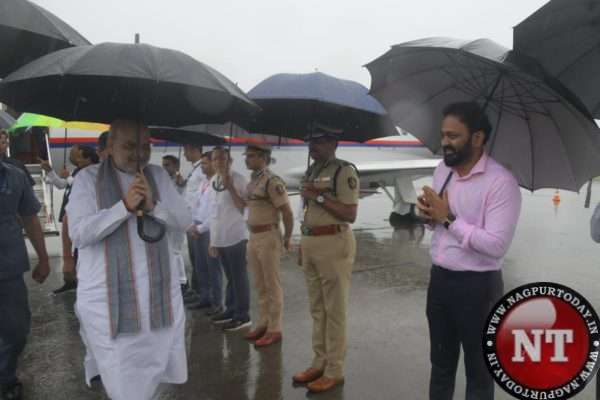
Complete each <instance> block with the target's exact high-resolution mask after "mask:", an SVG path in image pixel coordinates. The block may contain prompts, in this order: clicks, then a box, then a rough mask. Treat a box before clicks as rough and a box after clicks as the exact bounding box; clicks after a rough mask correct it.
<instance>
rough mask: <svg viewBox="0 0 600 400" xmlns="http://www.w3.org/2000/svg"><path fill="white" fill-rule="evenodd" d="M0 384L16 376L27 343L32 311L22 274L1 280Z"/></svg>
mask: <svg viewBox="0 0 600 400" xmlns="http://www.w3.org/2000/svg"><path fill="white" fill-rule="evenodd" d="M0 316H2V317H0V321H1V322H0V384H9V383H14V382H15V381H16V379H17V375H16V373H17V360H18V359H19V355H21V352H22V351H23V349H24V348H25V343H27V335H29V329H30V324H31V312H30V311H29V301H28V299H27V286H25V281H24V280H23V276H22V275H21V276H19V277H17V278H14V279H7V280H0Z"/></svg>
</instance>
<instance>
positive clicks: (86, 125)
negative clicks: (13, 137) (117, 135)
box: [10, 113, 110, 132]
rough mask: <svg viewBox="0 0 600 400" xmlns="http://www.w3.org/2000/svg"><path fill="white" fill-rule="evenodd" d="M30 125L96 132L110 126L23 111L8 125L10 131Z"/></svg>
mask: <svg viewBox="0 0 600 400" xmlns="http://www.w3.org/2000/svg"><path fill="white" fill-rule="evenodd" d="M30 126H43V127H47V128H64V129H79V130H82V131H98V132H104V131H107V130H108V129H109V128H110V125H107V124H100V123H97V122H83V121H63V120H62V119H58V118H53V117H49V116H47V115H42V114H33V113H23V114H21V116H20V117H19V118H18V119H17V120H16V121H15V122H14V123H13V124H12V125H11V126H10V131H11V132H14V131H16V130H17V129H21V128H29V127H30Z"/></svg>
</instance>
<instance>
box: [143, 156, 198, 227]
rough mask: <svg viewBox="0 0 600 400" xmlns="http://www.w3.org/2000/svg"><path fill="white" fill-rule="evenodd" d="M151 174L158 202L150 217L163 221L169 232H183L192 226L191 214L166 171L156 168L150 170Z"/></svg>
mask: <svg viewBox="0 0 600 400" xmlns="http://www.w3.org/2000/svg"><path fill="white" fill-rule="evenodd" d="M153 167H154V166H153ZM152 173H153V177H154V179H155V181H156V185H157V186H158V188H157V189H158V191H159V193H160V201H158V202H157V203H156V206H155V207H154V210H153V211H152V215H153V216H154V217H155V218H157V219H159V220H161V221H163V222H164V223H165V224H166V225H167V228H169V229H170V230H171V231H176V232H177V231H179V232H185V231H186V230H187V228H188V227H189V226H190V225H191V224H192V214H191V212H190V210H189V209H188V207H187V204H186V202H185V200H184V199H183V198H182V197H181V196H180V195H179V193H178V192H177V189H176V188H175V185H173V183H172V182H171V178H169V175H167V173H166V171H164V170H163V169H162V168H159V167H156V168H152Z"/></svg>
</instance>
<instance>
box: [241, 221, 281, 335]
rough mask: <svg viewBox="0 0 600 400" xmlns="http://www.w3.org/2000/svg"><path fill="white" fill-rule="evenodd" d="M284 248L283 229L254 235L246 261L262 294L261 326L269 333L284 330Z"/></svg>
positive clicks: (260, 304)
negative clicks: (281, 266)
mask: <svg viewBox="0 0 600 400" xmlns="http://www.w3.org/2000/svg"><path fill="white" fill-rule="evenodd" d="M282 247H283V244H282V238H281V232H280V231H279V229H272V230H270V231H268V232H261V233H250V239H249V240H248V247H247V252H246V260H247V262H248V266H249V267H250V270H251V271H252V273H253V274H254V283H255V286H256V291H257V292H258V310H259V323H258V327H260V328H263V327H266V328H267V331H268V332H281V329H282V318H283V290H282V288H281V276H280V273H279V269H280V265H281V250H282Z"/></svg>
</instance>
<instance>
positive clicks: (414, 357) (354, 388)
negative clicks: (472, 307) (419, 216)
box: [19, 184, 600, 400]
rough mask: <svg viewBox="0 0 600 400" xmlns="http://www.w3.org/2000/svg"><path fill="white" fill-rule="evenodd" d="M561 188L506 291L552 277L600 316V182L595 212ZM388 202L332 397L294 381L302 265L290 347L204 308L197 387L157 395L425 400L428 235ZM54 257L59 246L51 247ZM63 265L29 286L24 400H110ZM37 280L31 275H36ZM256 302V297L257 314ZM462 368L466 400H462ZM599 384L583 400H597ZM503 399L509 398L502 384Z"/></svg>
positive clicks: (380, 200)
mask: <svg viewBox="0 0 600 400" xmlns="http://www.w3.org/2000/svg"><path fill="white" fill-rule="evenodd" d="M553 194H554V192H553V191H549V190H545V191H540V192H538V193H535V194H530V193H525V192H524V194H523V198H524V207H523V212H522V217H521V220H520V222H519V226H518V229H517V234H516V237H515V240H514V241H513V244H512V247H511V249H510V251H509V254H508V256H507V258H506V261H505V266H504V280H505V287H506V290H510V289H512V288H514V287H516V286H518V285H521V284H524V283H528V282H532V281H554V282H560V283H562V284H565V285H568V286H570V287H572V288H573V289H575V290H577V291H578V292H580V293H581V294H582V295H584V296H585V297H586V298H587V299H588V300H589V301H590V302H591V304H592V305H593V306H594V307H595V308H596V310H600V290H598V282H600V261H599V259H600V258H599V257H598V255H599V254H600V245H597V244H595V243H594V242H592V240H591V239H590V238H589V220H590V217H591V214H592V211H593V207H594V206H595V204H596V203H597V202H598V201H600V184H595V185H594V195H593V197H592V208H591V209H584V208H583V203H584V195H583V194H582V195H577V194H573V193H566V192H561V196H562V202H561V204H560V206H559V207H558V209H555V207H554V206H553V204H552V195H553ZM389 207H390V205H389V201H388V200H387V199H386V198H384V197H383V196H373V197H370V198H367V199H364V200H362V202H361V205H360V216H359V220H358V222H357V223H356V224H355V229H356V236H357V240H358V254H357V262H356V266H355V270H354V274H353V278H352V279H353V281H352V289H351V295H350V305H349V309H348V312H349V321H348V324H349V325H348V331H349V337H348V354H347V362H346V383H345V385H344V386H342V387H339V388H337V389H334V390H333V391H332V392H329V393H324V394H320V395H314V396H310V395H307V392H306V389H304V388H301V387H300V388H297V387H294V386H293V385H292V380H291V376H292V375H293V374H294V373H295V372H297V371H299V370H302V369H304V368H305V367H307V366H308V365H309V363H310V361H311V356H312V352H311V343H310V335H311V320H310V316H309V312H308V299H307V294H306V289H305V284H304V277H303V274H302V271H301V270H300V268H299V267H297V266H296V264H295V262H294V259H293V257H291V256H286V257H285V259H284V261H283V265H282V270H283V272H282V279H283V284H284V291H285V320H284V340H283V343H282V344H281V345H277V346H275V347H271V348H267V349H263V350H259V351H257V350H256V349H254V347H253V346H251V345H250V344H248V343H247V342H245V341H244V340H243V338H242V335H243V333H241V332H238V333H227V334H224V333H222V332H221V331H220V330H219V329H217V328H216V327H214V326H213V325H211V324H210V323H209V321H208V320H207V318H206V317H205V316H204V315H203V313H202V312H196V311H195V312H188V321H187V328H186V340H187V345H188V363H189V379H188V382H187V383H186V384H183V385H178V386H170V385H165V386H164V387H162V388H161V392H160V394H159V395H158V397H157V398H159V399H165V400H166V399H227V400H277V399H286V400H287V399H290V400H293V399H304V398H306V397H313V398H318V399H344V400H365V399H382V400H387V399H389V400H392V399H393V400H396V399H411V400H412V399H415V400H418V399H426V398H427V395H426V393H427V385H428V379H429V356H428V351H429V340H428V330H427V322H426V319H425V294H426V288H427V283H428V280H429V268H430V259H429V254H428V248H429V241H430V234H429V233H428V232H426V231H425V230H424V229H423V228H422V227H417V228H415V229H407V228H406V227H405V228H401V229H396V230H394V229H392V228H391V227H389V225H388V223H387V221H386V218H387V216H388V214H389ZM48 243H49V247H50V249H51V251H52V254H53V255H55V256H58V255H59V254H58V249H59V248H60V246H59V244H58V240H57V239H56V238H53V239H50V240H49V241H48ZM60 265H61V259H60V258H59V257H53V259H52V266H53V272H52V275H51V276H50V278H49V279H48V281H47V283H45V284H44V285H42V286H39V285H37V284H34V283H32V282H31V281H30V280H29V282H30V285H29V286H30V289H31V291H30V299H31V308H32V313H33V321H32V333H31V336H30V340H29V344H28V346H27V349H26V351H25V353H24V355H23V358H22V361H21V363H20V370H19V371H20V372H19V375H20V378H21V380H22V381H23V382H24V384H25V385H26V389H25V390H26V392H25V393H26V399H35V400H45V399H53V400H54V399H82V400H83V399H105V398H106V397H105V395H104V392H103V389H102V388H101V386H99V385H94V386H93V387H92V388H88V387H87V386H86V385H85V383H84V377H83V368H82V361H83V355H84V353H83V351H84V350H83V346H82V344H81V341H80V339H79V335H78V322H77V319H76V317H75V315H74V313H73V303H74V300H75V296H74V293H72V292H71V293H67V294H64V295H61V296H58V297H51V296H49V295H48V293H49V292H50V291H51V290H52V289H54V288H56V287H58V286H59V285H60V283H61V273H60ZM28 279H29V278H28ZM255 304H256V303H255V301H254V299H253V312H255V311H256V310H255V309H254V305H255ZM461 370H462V368H459V374H458V378H457V387H456V395H455V398H456V399H462V398H464V390H465V378H464V373H463V372H462V371H461ZM592 386H593V385H590V386H588V387H587V388H586V389H585V390H584V391H583V392H582V393H581V394H579V395H578V396H577V397H575V398H576V399H590V400H591V399H594V398H595V394H594V388H593V387H592ZM496 398H497V399H510V398H511V397H509V396H508V395H507V394H505V393H504V392H503V391H502V390H501V389H499V388H497V391H496Z"/></svg>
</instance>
